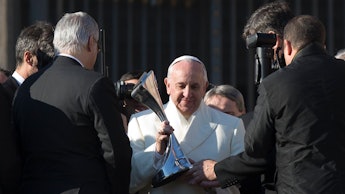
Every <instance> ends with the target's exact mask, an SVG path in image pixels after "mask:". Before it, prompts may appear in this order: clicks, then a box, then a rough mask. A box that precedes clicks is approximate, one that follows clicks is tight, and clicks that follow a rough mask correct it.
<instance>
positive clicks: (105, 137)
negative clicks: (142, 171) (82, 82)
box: [90, 77, 132, 193]
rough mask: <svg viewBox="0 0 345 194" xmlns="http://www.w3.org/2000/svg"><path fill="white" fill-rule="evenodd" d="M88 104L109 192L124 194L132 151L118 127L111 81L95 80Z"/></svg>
mask: <svg viewBox="0 0 345 194" xmlns="http://www.w3.org/2000/svg"><path fill="white" fill-rule="evenodd" d="M90 102H91V105H90V111H92V115H93V117H94V118H93V119H94V127H95V129H96V131H97V133H98V137H99V139H100V141H101V146H102V150H103V157H104V159H105V161H106V163H107V167H108V174H109V176H110V181H111V182H112V185H113V189H116V190H117V191H115V193H128V188H129V181H130V171H131V157H132V149H131V147H130V144H129V139H128V137H127V135H126V133H125V130H124V128H123V125H122V120H121V116H120V112H119V110H118V107H117V104H118V100H117V99H116V95H115V88H114V85H113V83H112V81H111V80H109V79H108V78H105V77H103V78H101V79H99V80H98V81H97V82H96V83H95V84H94V85H93V87H92V88H91V92H90ZM114 185H115V186H114Z"/></svg>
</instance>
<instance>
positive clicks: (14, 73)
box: [12, 71, 25, 85]
mask: <svg viewBox="0 0 345 194" xmlns="http://www.w3.org/2000/svg"><path fill="white" fill-rule="evenodd" d="M12 77H13V78H14V79H15V80H16V81H17V83H18V84H19V85H22V83H23V82H24V80H25V79H24V78H23V77H22V76H21V75H20V74H19V73H18V72H17V71H14V72H13V74H12Z"/></svg>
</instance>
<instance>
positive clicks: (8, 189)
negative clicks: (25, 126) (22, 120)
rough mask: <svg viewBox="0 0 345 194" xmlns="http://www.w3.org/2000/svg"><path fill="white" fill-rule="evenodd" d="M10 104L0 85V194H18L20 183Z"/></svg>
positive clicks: (17, 151) (18, 160)
mask: <svg viewBox="0 0 345 194" xmlns="http://www.w3.org/2000/svg"><path fill="white" fill-rule="evenodd" d="M10 108H11V104H10V103H9V100H8V98H7V97H6V92H5V89H4V88H3V87H2V85H1V84H0V124H1V127H0V134H1V135H0V154H1V159H0V194H15V193H18V187H19V183H20V169H21V163H20V155H19V148H18V145H17V144H16V142H17V141H16V133H15V131H14V130H13V128H12V127H11V115H10V114H9V113H10Z"/></svg>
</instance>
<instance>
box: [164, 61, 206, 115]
mask: <svg viewBox="0 0 345 194" xmlns="http://www.w3.org/2000/svg"><path fill="white" fill-rule="evenodd" d="M164 81H165V85H166V88H167V93H168V94H169V96H170V98H171V100H172V101H173V103H174V104H175V105H176V107H177V108H178V109H179V111H180V112H181V113H182V114H183V116H184V117H185V118H187V119H188V118H189V117H190V116H191V115H192V114H193V113H194V112H195V111H196V110H197V109H198V108H199V105H200V102H201V100H202V99H203V97H204V95H205V92H206V88H207V85H208V82H207V81H206V80H205V78H204V72H203V69H202V65H201V64H199V63H198V62H195V61H192V62H190V61H180V62H177V63H176V64H175V65H174V66H173V69H172V71H171V73H170V75H169V77H168V78H166V79H165V80H164Z"/></svg>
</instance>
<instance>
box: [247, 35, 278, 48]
mask: <svg viewBox="0 0 345 194" xmlns="http://www.w3.org/2000/svg"><path fill="white" fill-rule="evenodd" d="M276 39H277V38H276V35H275V34H267V33H256V34H253V35H250V36H248V37H247V39H246V44H247V48H257V47H269V48H272V47H273V46H274V45H275V44H276Z"/></svg>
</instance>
